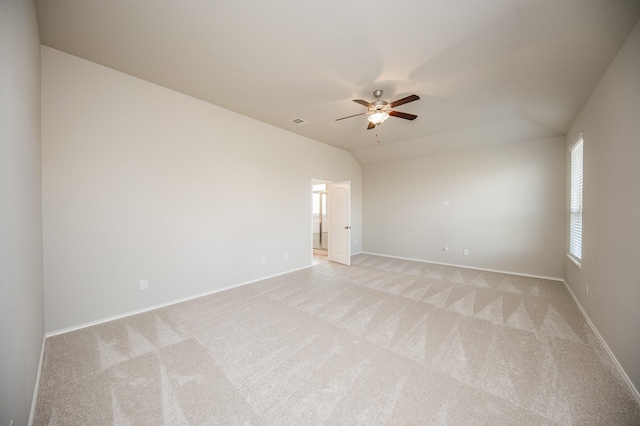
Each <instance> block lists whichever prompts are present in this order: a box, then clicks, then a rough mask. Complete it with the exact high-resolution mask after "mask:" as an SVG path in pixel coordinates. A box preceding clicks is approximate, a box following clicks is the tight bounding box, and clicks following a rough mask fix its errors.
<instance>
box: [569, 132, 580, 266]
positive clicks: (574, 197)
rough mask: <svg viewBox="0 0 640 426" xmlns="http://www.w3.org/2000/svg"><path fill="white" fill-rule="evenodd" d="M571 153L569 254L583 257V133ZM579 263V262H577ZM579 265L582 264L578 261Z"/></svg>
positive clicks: (577, 259) (576, 258)
mask: <svg viewBox="0 0 640 426" xmlns="http://www.w3.org/2000/svg"><path fill="white" fill-rule="evenodd" d="M569 152H570V153H571V217H570V219H569V255H570V257H573V260H574V261H579V260H581V259H582V163H583V161H582V152H583V138H582V134H580V137H579V138H578V140H577V141H576V142H575V143H574V144H573V146H572V147H571V148H570V150H569ZM576 263H577V262H576ZM578 266H580V264H579V263H578Z"/></svg>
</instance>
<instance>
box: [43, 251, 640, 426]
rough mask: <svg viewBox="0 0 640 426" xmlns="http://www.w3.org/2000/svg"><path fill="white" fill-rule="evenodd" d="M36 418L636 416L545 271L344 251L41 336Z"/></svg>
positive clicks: (587, 421)
mask: <svg viewBox="0 0 640 426" xmlns="http://www.w3.org/2000/svg"><path fill="white" fill-rule="evenodd" d="M35 424H36V425H111V424H113V425H245V424H246V425H249V424H250V425H317V424H327V425H345V424H360V425H379V424H384V425H405V424H406V425H429V424H436V425H440V424H442V425H445V424H447V425H476V424H489V425H501V424H504V425H528V424H533V425H539V424H563V425H565V424H574V425H592V424H601V425H639V424H640V406H639V405H638V404H637V402H636V401H635V399H634V398H633V395H632V394H631V391H630V390H629V388H628V387H627V386H626V384H625V383H624V381H623V379H622V377H621V376H620V375H619V373H618V371H617V370H616V369H615V367H614V365H613V363H612V361H611V359H610V358H609V357H608V355H607V354H606V352H605V350H604V348H603V347H602V346H601V345H600V343H599V341H598V339H597V338H596V336H595V335H594V334H593V332H592V331H591V329H590V328H589V326H588V325H587V323H586V321H585V319H584V317H583V316H582V314H581V312H580V310H579V309H578V307H577V306H576V304H575V302H574V301H573V299H572V298H571V296H570V294H569V293H568V291H567V290H566V288H565V287H564V284H562V283H560V282H556V281H547V280H541V279H535V278H523V277H519V276H514V275H505V274H498V273H491V272H482V271H477V270H471V269H463V268H454V267H447V266H439V265H434V264H427V263H419V262H410V261H403V260H396V259H390V258H384V257H379V256H370V255H357V256H354V258H353V265H352V266H351V267H346V266H342V265H338V264H334V263H331V262H326V263H321V264H318V265H315V266H313V267H312V268H309V269H305V270H301V271H298V272H294V273H291V274H287V275H283V276H280V277H277V278H273V279H269V280H265V281H261V282H258V283H255V284H251V285H247V286H244V287H240V288H237V289H234V290H229V291H225V292H221V293H217V294H214V295H211V296H206V297H202V298H199V299H194V300H191V301H188V302H184V303H180V304H177V305H173V306H170V307H167V308H163V309H159V310H155V311H151V312H148V313H144V314H140V315H136V316H131V317H128V318H124V319H121V320H117V321H112V322H108V323H104V324H100V325H97V326H93V327H89V328H85V329H81V330H78V331H74V332H71V333H66V334H63V335H59V336H55V337H51V338H49V339H47V342H46V348H45V358H44V364H43V370H42V376H41V382H40V388H39V394H38V402H37V411H36V416H35Z"/></svg>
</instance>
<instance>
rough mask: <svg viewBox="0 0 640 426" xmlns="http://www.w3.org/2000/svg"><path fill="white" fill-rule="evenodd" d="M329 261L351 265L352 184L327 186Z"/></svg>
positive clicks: (343, 183) (330, 184)
mask: <svg viewBox="0 0 640 426" xmlns="http://www.w3.org/2000/svg"><path fill="white" fill-rule="evenodd" d="M327 191H328V196H327V207H328V209H327V213H328V215H327V216H328V217H329V224H330V227H329V253H328V254H329V260H331V261H333V262H338V263H342V264H344V265H351V182H341V183H329V184H327Z"/></svg>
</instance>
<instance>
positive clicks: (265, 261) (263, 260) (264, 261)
mask: <svg viewBox="0 0 640 426" xmlns="http://www.w3.org/2000/svg"><path fill="white" fill-rule="evenodd" d="M265 263H267V258H266V257H263V258H262V264H263V265H264V264H265Z"/></svg>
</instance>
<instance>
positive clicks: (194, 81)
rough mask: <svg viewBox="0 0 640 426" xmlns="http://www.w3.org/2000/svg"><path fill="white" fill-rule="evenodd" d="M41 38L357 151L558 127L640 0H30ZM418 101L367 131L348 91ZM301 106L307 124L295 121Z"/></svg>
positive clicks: (423, 147)
mask: <svg viewBox="0 0 640 426" xmlns="http://www.w3.org/2000/svg"><path fill="white" fill-rule="evenodd" d="M36 6H37V12H38V20H39V28H40V36H41V41H42V44H44V45H46V46H49V47H52V48H55V49H58V50H61V51H64V52H67V53H70V54H72V55H76V56H78V57H81V58H84V59H87V60H90V61H93V62H96V63H98V64H102V65H105V66H107V67H110V68H113V69H115V70H118V71H121V72H124V73H127V74H130V75H133V76H136V77H139V78H141V79H144V80H147V81H150V82H153V83H156V84H159V85H161V86H164V87H167V88H170V89H173V90H176V91H179V92H182V93H185V94H187V95H191V96H194V97H196V98H199V99H202V100H204V101H207V102H210V103H213V104H216V105H219V106H222V107H224V108H227V109H230V110H233V111H236V112H238V113H241V114H244V115H246V116H249V117H253V118H255V119H258V120H261V121H264V122H266V123H270V124H272V125H274V126H277V127H280V128H283V129H287V130H290V131H292V132H295V133H298V134H300V135H303V136H307V137H309V138H312V139H315V140H318V141H320V142H324V143H326V144H329V145H333V146H336V147H338V148H342V149H345V150H347V151H349V152H351V153H352V154H353V155H354V157H355V158H356V159H357V160H358V161H359V162H360V163H361V164H362V165H369V164H379V163H384V162H389V161H400V160H403V159H407V158H415V157H419V156H424V155H432V154H434V153H441V152H446V151H451V150H463V149H471V148H474V147H479V146H484V145H489V144H496V143H510V142H520V141H526V140H533V139H541V138H547V137H554V136H559V135H564V134H565V133H566V131H567V130H568V128H569V126H570V125H571V123H572V121H573V120H574V119H575V117H576V116H577V114H578V112H579V111H580V109H581V108H582V106H583V105H584V103H585V102H586V100H587V98H588V97H589V95H590V94H591V92H592V91H593V89H594V87H595V85H596V84H597V82H598V81H599V79H600V78H601V76H602V75H603V73H604V72H605V71H606V69H607V67H608V66H609V64H610V63H611V61H612V60H613V58H614V56H615V54H616V53H617V52H618V50H619V48H620V47H621V46H622V43H623V42H624V41H625V39H626V38H627V36H628V35H629V33H630V32H631V30H632V28H633V26H634V25H635V24H636V22H637V21H638V19H639V18H640V1H639V0H634V1H629V0H536V1H532V0H531V1H530V0H482V1H478V0H446V1H444V0H439V1H436V0H407V1H397V2H392V1H388V0H367V1H360V0H352V1H344V0H342V1H337V0H324V1H306V0H295V1H294V0H273V1H258V0H251V1H242V0H153V1H152V0H109V1H104V0H38V1H36ZM375 89H383V90H384V95H383V99H386V100H389V101H391V100H395V99H398V98H401V97H404V96H407V95H410V94H413V93H415V94H417V95H419V96H420V97H421V99H420V100H419V101H416V102H413V103H409V104H406V105H403V106H401V107H398V108H397V110H399V111H403V112H407V113H412V114H417V115H418V118H417V119H416V120H414V121H406V120H402V119H398V118H394V117H391V118H390V119H389V120H387V121H386V122H385V123H384V124H382V125H381V126H379V127H378V128H376V129H374V130H369V131H367V130H366V125H367V121H366V117H365V116H360V117H354V118H351V119H347V120H343V121H335V119H336V118H339V117H343V116H347V115H353V114H358V113H361V112H365V111H366V109H365V108H364V107H362V106H361V105H358V104H356V103H354V102H352V99H357V98H360V99H365V100H368V101H371V100H373V95H372V92H373V91H374V90H375ZM297 117H300V118H303V119H305V120H307V121H309V123H308V124H305V125H303V126H298V125H296V124H293V123H291V122H290V120H291V119H293V118H297Z"/></svg>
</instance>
